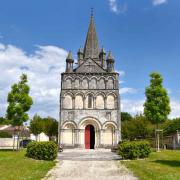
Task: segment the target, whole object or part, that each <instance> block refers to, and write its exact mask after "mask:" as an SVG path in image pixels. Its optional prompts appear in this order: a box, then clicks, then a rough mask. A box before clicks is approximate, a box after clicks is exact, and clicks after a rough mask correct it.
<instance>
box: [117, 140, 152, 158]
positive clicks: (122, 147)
mask: <svg viewBox="0 0 180 180" xmlns="http://www.w3.org/2000/svg"><path fill="white" fill-rule="evenodd" d="M150 152H151V147H150V144H149V142H148V141H124V142H122V143H120V144H119V147H118V153H119V155H121V156H122V158H123V159H137V158H146V157H148V156H149V154H150Z"/></svg>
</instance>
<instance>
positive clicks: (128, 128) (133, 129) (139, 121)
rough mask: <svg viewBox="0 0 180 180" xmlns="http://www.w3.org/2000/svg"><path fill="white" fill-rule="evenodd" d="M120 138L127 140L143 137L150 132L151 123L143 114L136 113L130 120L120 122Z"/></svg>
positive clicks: (148, 135) (149, 134)
mask: <svg viewBox="0 0 180 180" xmlns="http://www.w3.org/2000/svg"><path fill="white" fill-rule="evenodd" d="M121 129H122V138H123V139H128V140H135V139H145V138H147V137H150V136H151V134H152V124H151V123H150V122H149V121H148V120H147V119H146V117H145V116H143V115H136V116H135V117H134V118H132V120H130V121H123V122H122V128H121Z"/></svg>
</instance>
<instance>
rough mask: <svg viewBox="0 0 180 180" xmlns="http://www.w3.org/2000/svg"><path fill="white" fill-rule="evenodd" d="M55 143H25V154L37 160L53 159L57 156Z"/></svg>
mask: <svg viewBox="0 0 180 180" xmlns="http://www.w3.org/2000/svg"><path fill="white" fill-rule="evenodd" d="M57 152H58V148H57V145H56V144H55V143H54V142H52V141H49V142H35V141H34V142H30V143H29V144H28V145H27V151H26V156H27V157H30V158H33V159H39V160H48V161H50V160H54V159H56V157H57Z"/></svg>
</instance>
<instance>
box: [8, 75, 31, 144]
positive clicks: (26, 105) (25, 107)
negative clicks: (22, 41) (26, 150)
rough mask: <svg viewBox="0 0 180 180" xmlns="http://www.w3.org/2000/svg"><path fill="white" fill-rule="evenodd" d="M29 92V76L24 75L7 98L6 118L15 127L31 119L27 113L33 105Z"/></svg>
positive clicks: (13, 86)
mask: <svg viewBox="0 0 180 180" xmlns="http://www.w3.org/2000/svg"><path fill="white" fill-rule="evenodd" d="M29 91H30V88H29V86H28V84H27V75H26V74H22V75H21V76H20V81H19V82H18V83H17V84H16V83H15V84H13V85H12V87H11V91H10V92H9V94H8V98H7V101H8V107H7V114H6V117H7V119H9V120H10V121H11V122H12V125H13V126H21V125H23V122H26V121H27V120H28V119H29V116H28V114H27V112H28V111H29V109H30V108H31V105H32V104H33V101H32V98H31V97H30V96H29ZM18 140H19V132H18ZM18 144H19V143H18Z"/></svg>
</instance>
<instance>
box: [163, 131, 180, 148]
mask: <svg viewBox="0 0 180 180" xmlns="http://www.w3.org/2000/svg"><path fill="white" fill-rule="evenodd" d="M163 144H164V145H165V147H166V148H167V149H174V150H175V149H179V150H180V132H179V131H176V132H175V133H172V134H171V135H169V136H165V137H164V140H163Z"/></svg>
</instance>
